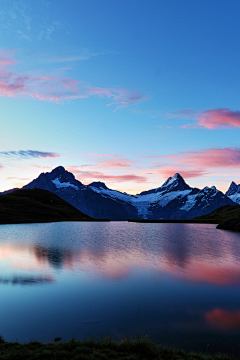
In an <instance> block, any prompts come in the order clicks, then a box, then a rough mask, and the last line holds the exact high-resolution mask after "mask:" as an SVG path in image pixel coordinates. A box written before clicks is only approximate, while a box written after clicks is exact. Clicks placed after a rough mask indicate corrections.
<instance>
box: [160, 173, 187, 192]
mask: <svg viewBox="0 0 240 360" xmlns="http://www.w3.org/2000/svg"><path fill="white" fill-rule="evenodd" d="M190 189H191V188H190V186H188V185H187V184H186V183H185V181H184V179H183V178H182V176H181V175H180V174H179V173H176V174H175V175H174V176H173V177H169V178H168V179H167V181H166V182H165V183H164V184H163V185H162V186H161V190H167V191H170V190H171V191H178V190H182V191H183V190H190Z"/></svg>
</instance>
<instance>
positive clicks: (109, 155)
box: [84, 153, 123, 158]
mask: <svg viewBox="0 0 240 360" xmlns="http://www.w3.org/2000/svg"><path fill="white" fill-rule="evenodd" d="M84 155H87V156H97V157H100V158H102V157H110V158H122V157H123V155H121V154H99V153H85V154H84Z"/></svg>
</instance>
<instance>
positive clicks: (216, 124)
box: [167, 108, 240, 130]
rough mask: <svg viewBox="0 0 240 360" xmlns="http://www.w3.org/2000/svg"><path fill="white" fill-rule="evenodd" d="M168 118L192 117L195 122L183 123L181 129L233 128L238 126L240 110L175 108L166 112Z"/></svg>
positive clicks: (239, 123) (239, 124)
mask: <svg viewBox="0 0 240 360" xmlns="http://www.w3.org/2000/svg"><path fill="white" fill-rule="evenodd" d="M167 117H168V118H180V119H193V120H194V121H195V122H194V123H190V124H184V125H182V126H181V128H183V129H191V128H196V127H203V128H205V129H209V130H212V129H220V128H235V127H240V111H233V110H230V109H226V108H219V109H210V110H205V111H201V110H191V109H183V110H175V111H171V112H169V113H167Z"/></svg>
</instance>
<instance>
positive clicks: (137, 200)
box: [23, 166, 235, 220]
mask: <svg viewBox="0 0 240 360" xmlns="http://www.w3.org/2000/svg"><path fill="white" fill-rule="evenodd" d="M34 188H39V189H44V190H49V191H51V192H53V193H54V194H56V195H58V196H60V197H61V198H62V199H64V200H66V201H67V202H69V203H70V204H71V205H73V206H75V207H76V208H77V209H79V210H80V211H82V212H83V213H85V214H87V215H89V216H91V217H93V218H100V219H101V218H109V219H110V220H128V219H153V220H154V219H191V218H194V217H195V216H200V215H204V214H207V213H209V212H211V211H213V210H215V209H216V208H218V207H220V206H223V205H234V204H235V203H234V202H233V201H232V200H231V199H230V197H228V196H226V195H224V194H223V193H222V192H221V191H219V190H217V189H216V188H215V187H214V186H212V187H211V188H208V187H205V188H204V189H202V190H200V189H197V188H191V187H190V186H189V185H188V184H186V182H185V181H184V179H183V178H182V177H181V175H180V174H178V173H176V174H175V175H174V176H173V177H169V178H168V179H167V181H165V182H164V184H163V185H162V186H160V187H158V188H156V189H152V190H149V191H144V192H142V193H141V194H138V195H135V196H134V195H129V194H126V193H121V192H119V191H116V190H111V189H109V188H108V187H107V186H106V185H105V184H104V183H102V182H93V183H91V184H89V185H83V184H82V183H81V182H80V181H78V180H77V179H75V177H74V175H73V174H72V173H70V172H68V171H66V170H65V169H64V167H62V166H59V167H57V168H55V169H53V170H52V171H51V172H49V173H42V174H40V175H39V177H38V178H37V179H35V180H33V181H31V182H30V183H29V184H27V185H25V186H24V187H23V189H34Z"/></svg>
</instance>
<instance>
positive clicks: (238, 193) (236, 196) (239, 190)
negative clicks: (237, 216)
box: [225, 181, 240, 205]
mask: <svg viewBox="0 0 240 360" xmlns="http://www.w3.org/2000/svg"><path fill="white" fill-rule="evenodd" d="M225 195H226V196H228V197H229V199H231V200H232V201H234V202H235V203H236V204H239V205H240V184H238V185H237V184H236V183H235V182H234V181H232V182H231V185H230V186H229V189H228V191H227V192H226V194H225Z"/></svg>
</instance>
